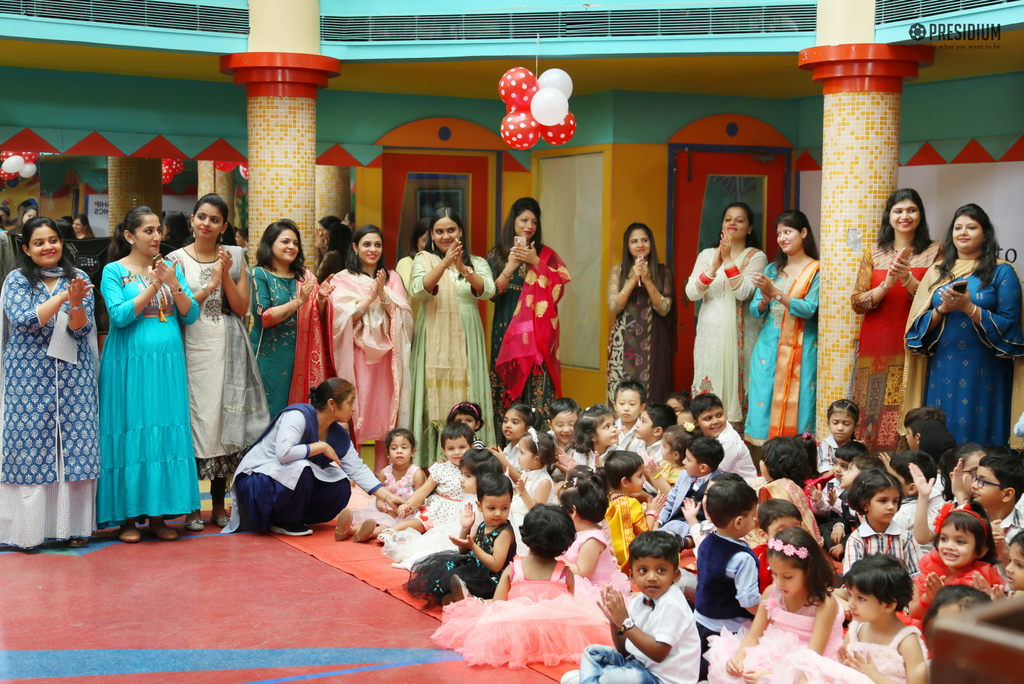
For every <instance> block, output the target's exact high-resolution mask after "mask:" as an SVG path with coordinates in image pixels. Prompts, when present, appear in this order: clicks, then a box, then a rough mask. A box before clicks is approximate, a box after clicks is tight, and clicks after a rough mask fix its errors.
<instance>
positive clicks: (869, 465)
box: [850, 453, 886, 471]
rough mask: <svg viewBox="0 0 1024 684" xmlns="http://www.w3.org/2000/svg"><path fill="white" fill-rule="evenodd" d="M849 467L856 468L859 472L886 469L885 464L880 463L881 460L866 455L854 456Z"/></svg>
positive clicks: (872, 455)
mask: <svg viewBox="0 0 1024 684" xmlns="http://www.w3.org/2000/svg"><path fill="white" fill-rule="evenodd" d="M850 465H851V466H854V467H855V468H857V470H860V471H864V470H885V469H886V468H885V463H883V462H882V459H880V458H878V456H875V455H874V454H868V453H864V454H860V455H858V456H854V457H853V460H852V461H850Z"/></svg>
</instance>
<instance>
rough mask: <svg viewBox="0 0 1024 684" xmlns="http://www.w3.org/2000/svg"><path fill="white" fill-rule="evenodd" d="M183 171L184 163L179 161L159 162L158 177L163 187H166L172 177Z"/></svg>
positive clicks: (167, 160)
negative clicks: (161, 180) (160, 178)
mask: <svg viewBox="0 0 1024 684" xmlns="http://www.w3.org/2000/svg"><path fill="white" fill-rule="evenodd" d="M184 170H185V162H183V161H181V160H180V159H164V160H162V161H161V162H160V176H161V177H162V179H163V182H164V185H167V184H168V183H170V182H171V181H172V180H174V177H175V176H176V175H178V174H179V173H181V172H182V171H184Z"/></svg>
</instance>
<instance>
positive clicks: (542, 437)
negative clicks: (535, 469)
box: [519, 430, 558, 475]
mask: <svg viewBox="0 0 1024 684" xmlns="http://www.w3.org/2000/svg"><path fill="white" fill-rule="evenodd" d="M533 432H534V434H535V435H537V436H536V438H534V437H533V436H532V435H531V434H530V433H529V431H527V433H526V434H525V435H523V436H522V437H520V438H519V441H520V442H522V441H523V440H524V439H528V440H530V442H529V447H530V451H532V452H533V453H534V454H535V455H536V456H537V457H538V458H539V459H540V464H541V465H542V466H544V468H545V469H546V470H547V471H548V474H549V475H550V474H551V471H552V470H554V468H555V463H556V462H557V459H558V445H557V444H555V438H554V437H552V436H551V435H549V434H548V433H546V432H539V431H537V430H534V431H533Z"/></svg>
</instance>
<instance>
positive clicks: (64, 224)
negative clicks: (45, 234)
mask: <svg viewBox="0 0 1024 684" xmlns="http://www.w3.org/2000/svg"><path fill="white" fill-rule="evenodd" d="M36 218H38V217H36ZM54 223H55V224H56V225H57V235H59V236H60V239H61V240H77V239H78V238H76V237H75V231H74V230H73V229H72V228H71V221H68V220H67V219H63V218H59V219H57V220H56V221H54Z"/></svg>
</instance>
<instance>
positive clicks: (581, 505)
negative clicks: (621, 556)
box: [559, 467, 631, 601]
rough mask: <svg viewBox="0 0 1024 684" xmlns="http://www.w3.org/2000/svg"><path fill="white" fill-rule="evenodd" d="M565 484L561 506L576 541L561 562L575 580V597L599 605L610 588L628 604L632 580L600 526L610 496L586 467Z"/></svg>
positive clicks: (575, 469) (578, 468)
mask: <svg viewBox="0 0 1024 684" xmlns="http://www.w3.org/2000/svg"><path fill="white" fill-rule="evenodd" d="M580 471H585V472H588V473H589V475H585V474H580ZM565 484H566V486H565V488H564V489H563V490H562V493H561V495H560V497H559V502H560V503H561V505H562V510H564V511H565V512H566V513H568V514H569V517H570V518H572V523H573V526H575V528H576V539H575V541H573V543H572V546H570V547H569V550H568V551H566V552H565V555H564V556H563V557H562V560H563V561H565V565H566V567H568V568H569V569H570V570H571V571H572V573H573V576H574V578H575V582H576V591H575V594H576V596H578V597H581V598H589V599H593V600H594V601H599V600H600V599H601V592H602V590H603V589H604V587H608V586H611V587H613V588H615V589H616V590H617V591H618V592H619V593H621V594H622V595H623V596H625V597H626V600H627V601H628V600H629V594H630V590H631V585H630V582H629V578H628V577H626V576H625V575H624V574H623V573H622V572H621V571H620V570H619V566H618V563H616V562H615V556H614V555H613V554H612V550H611V542H610V541H609V539H608V532H607V531H605V529H604V528H603V527H602V526H601V524H602V523H603V522H604V514H605V512H606V511H607V510H608V494H607V493H606V492H605V491H604V487H603V486H602V485H601V484H600V483H599V482H598V480H597V476H596V475H595V474H594V473H593V471H589V470H588V469H585V468H583V467H577V468H574V469H573V470H572V472H570V473H569V476H568V478H566V482H565Z"/></svg>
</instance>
